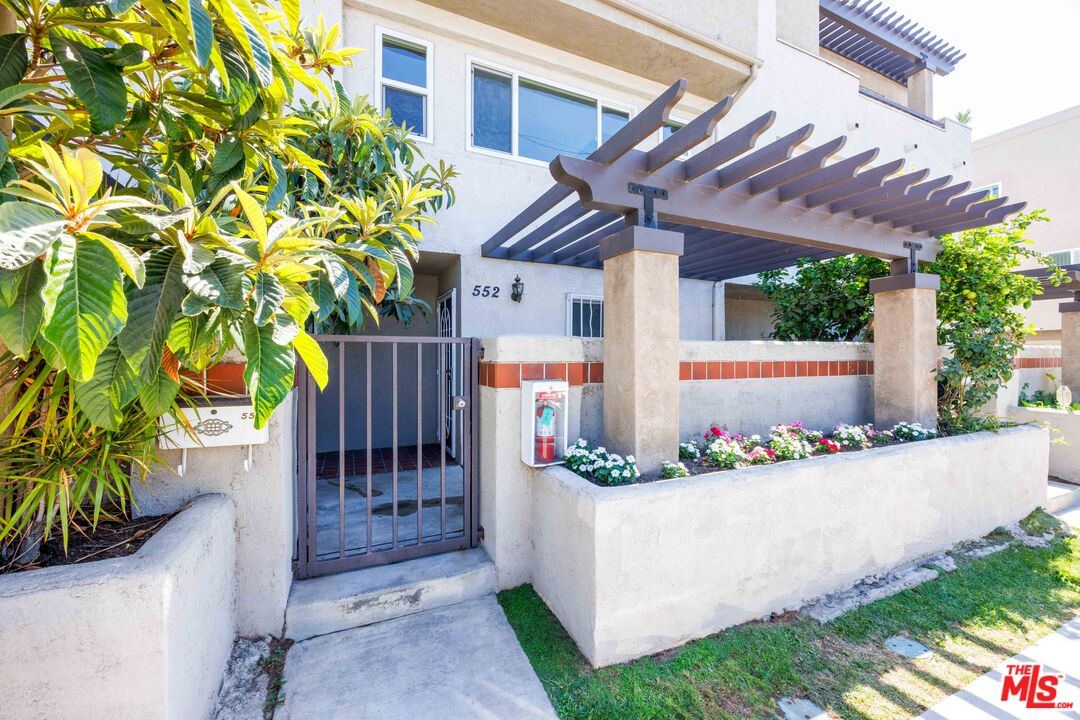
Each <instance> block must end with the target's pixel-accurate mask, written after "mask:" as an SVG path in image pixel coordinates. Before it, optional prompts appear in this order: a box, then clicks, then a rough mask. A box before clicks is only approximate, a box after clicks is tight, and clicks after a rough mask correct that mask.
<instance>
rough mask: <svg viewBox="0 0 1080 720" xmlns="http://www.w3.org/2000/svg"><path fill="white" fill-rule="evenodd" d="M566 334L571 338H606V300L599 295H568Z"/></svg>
mask: <svg viewBox="0 0 1080 720" xmlns="http://www.w3.org/2000/svg"><path fill="white" fill-rule="evenodd" d="M566 334H567V335H569V336H570V337H583V338H602V337H604V298H603V297H601V296H599V295H574V294H568V295H567V296H566Z"/></svg>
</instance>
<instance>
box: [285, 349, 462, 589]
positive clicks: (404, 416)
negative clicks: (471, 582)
mask: <svg viewBox="0 0 1080 720" xmlns="http://www.w3.org/2000/svg"><path fill="white" fill-rule="evenodd" d="M315 339H316V340H317V341H318V342H319V345H320V346H321V347H322V349H323V352H324V353H325V354H326V356H327V360H328V362H329V373H328V378H329V382H328V383H327V386H326V388H325V389H324V390H322V391H320V390H319V388H318V386H317V385H316V384H315V381H314V379H313V378H312V377H311V374H310V373H309V372H308V371H307V370H306V368H301V369H300V371H299V375H298V385H299V390H300V397H299V412H298V422H297V432H298V442H297V449H298V458H297V466H298V473H297V482H298V493H297V494H298V503H297V509H298V520H299V522H298V523H297V529H298V533H297V534H298V551H297V556H298V557H297V560H298V563H297V567H298V574H299V576H300V577H301V578H305V577H314V576H317V575H326V574H330V573H338V572H343V571H346V570H352V569H355V568H361V567H367V566H370V565H382V564H386V563H393V562H398V561H400V560H407V559H410V558H415V557H419V556H422V555H431V554H434V553H440V552H446V551H449V550H459V549H464V548H468V547H475V546H476V545H477V544H478V540H479V522H478V521H479V518H478V516H479V493H478V492H477V479H478V474H477V467H476V458H477V448H478V437H477V433H476V429H477V428H478V427H479V424H478V409H479V398H478V382H477V380H478V367H479V366H478V363H479V353H480V342H479V340H477V339H476V338H457V337H358V336H352V335H321V336H316V338H315Z"/></svg>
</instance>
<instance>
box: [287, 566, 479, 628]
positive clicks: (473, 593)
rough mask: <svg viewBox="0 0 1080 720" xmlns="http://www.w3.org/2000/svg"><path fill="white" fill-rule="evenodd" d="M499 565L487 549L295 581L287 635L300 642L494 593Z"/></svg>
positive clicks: (288, 609) (288, 610) (288, 614)
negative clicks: (496, 569) (496, 568)
mask: <svg viewBox="0 0 1080 720" xmlns="http://www.w3.org/2000/svg"><path fill="white" fill-rule="evenodd" d="M495 590H496V587H495V564H494V563H492V562H491V559H490V558H489V557H488V556H487V553H486V552H484V550H483V548H475V549H472V550H460V551H457V552H450V553H443V554H441V555H432V556H430V557H425V558H418V559H416V560H409V561H407V562H402V563H397V564H394V565H382V566H377V567H370V568H363V569H361V570H354V571H352V572H347V573H341V574H339V575H329V576H326V577H320V578H312V579H310V580H299V581H296V582H294V583H293V586H292V590H291V592H290V593H289V603H288V606H287V607H286V610H285V636H286V637H287V638H290V639H292V640H296V641H297V642H299V641H301V640H307V639H308V638H312V637H316V636H318V635H326V634H328V633H333V632H338V631H339V630H348V629H350V628H357V627H363V626H365V625H371V624H374V623H378V622H382V621H384V620H392V619H394V618H399V617H403V616H405V615H412V614H414V613H419V612H423V611H425V610H432V609H435V608H441V607H446V606H447V605H454V604H457V603H461V602H464V601H466V600H473V599H476V598H480V597H483V596H485V595H490V594H492V593H494V592H495Z"/></svg>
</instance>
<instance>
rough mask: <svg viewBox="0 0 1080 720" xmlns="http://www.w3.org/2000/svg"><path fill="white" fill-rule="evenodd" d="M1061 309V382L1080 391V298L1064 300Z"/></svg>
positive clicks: (1076, 391) (1073, 389) (1075, 390)
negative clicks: (1069, 300)
mask: <svg viewBox="0 0 1080 720" xmlns="http://www.w3.org/2000/svg"><path fill="white" fill-rule="evenodd" d="M1058 310H1059V311H1061V383H1062V384H1063V385H1068V386H1069V389H1070V390H1072V391H1073V395H1077V394H1078V393H1080V300H1073V301H1071V302H1063V303H1061V304H1060V305H1058Z"/></svg>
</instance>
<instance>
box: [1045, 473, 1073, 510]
mask: <svg viewBox="0 0 1080 720" xmlns="http://www.w3.org/2000/svg"><path fill="white" fill-rule="evenodd" d="M1045 507H1046V512H1048V513H1056V512H1061V511H1064V510H1068V509H1071V508H1074V507H1080V485H1073V484H1072V483H1066V482H1060V481H1058V480H1051V481H1050V482H1048V483H1047V486H1046V506H1045Z"/></svg>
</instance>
